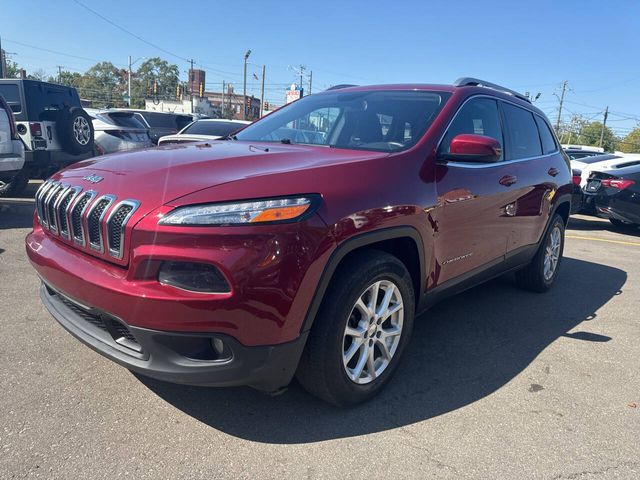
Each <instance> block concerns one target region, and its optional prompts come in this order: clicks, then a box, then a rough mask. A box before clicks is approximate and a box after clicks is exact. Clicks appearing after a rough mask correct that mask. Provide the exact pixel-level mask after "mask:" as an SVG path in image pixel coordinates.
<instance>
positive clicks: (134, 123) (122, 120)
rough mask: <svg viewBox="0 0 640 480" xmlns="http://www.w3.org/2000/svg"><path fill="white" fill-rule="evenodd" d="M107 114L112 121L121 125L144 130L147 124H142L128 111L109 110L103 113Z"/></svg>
mask: <svg viewBox="0 0 640 480" xmlns="http://www.w3.org/2000/svg"><path fill="white" fill-rule="evenodd" d="M105 115H107V116H108V117H109V118H110V119H111V121H113V123H115V124H116V125H119V126H121V127H130V128H139V129H141V130H146V129H147V126H146V125H144V124H143V123H142V122H141V121H140V120H138V118H137V117H136V116H135V114H133V113H129V112H111V113H107V114H105Z"/></svg>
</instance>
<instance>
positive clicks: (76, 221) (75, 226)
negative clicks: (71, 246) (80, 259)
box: [71, 191, 96, 245]
mask: <svg viewBox="0 0 640 480" xmlns="http://www.w3.org/2000/svg"><path fill="white" fill-rule="evenodd" d="M95 195H96V193H95V192H93V191H88V192H86V193H84V194H83V195H82V196H81V197H80V199H79V200H78V202H77V203H76V204H75V205H74V207H73V208H72V209H71V230H72V232H73V240H74V241H75V242H76V243H77V244H78V245H84V244H85V243H86V241H85V234H84V227H83V225H82V224H83V222H82V216H83V215H84V212H85V210H86V209H87V205H88V204H89V202H90V201H91V200H92V199H93V197H95Z"/></svg>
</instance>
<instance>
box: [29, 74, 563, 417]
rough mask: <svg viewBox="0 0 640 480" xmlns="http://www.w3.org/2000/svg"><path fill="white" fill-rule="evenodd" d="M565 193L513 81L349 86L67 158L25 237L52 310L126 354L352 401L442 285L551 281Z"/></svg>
mask: <svg viewBox="0 0 640 480" xmlns="http://www.w3.org/2000/svg"><path fill="white" fill-rule="evenodd" d="M292 129H299V130H304V131H317V132H318V133H320V135H316V136H314V137H313V139H314V140H316V141H317V143H305V144H296V143H295V142H294V141H293V140H292V139H291V138H290V133H291V130H292ZM571 191H572V188H571V171H570V169H569V160H568V158H567V157H566V155H565V154H564V153H563V152H562V150H561V149H560V147H559V145H558V142H557V140H556V138H555V136H554V134H553V132H552V130H551V128H550V126H549V123H548V121H547V119H546V118H545V116H544V114H543V113H542V112H541V111H540V110H538V109H537V108H535V107H534V106H533V105H531V103H529V102H528V101H527V99H526V98H525V97H523V96H522V95H520V94H518V93H516V92H513V91H511V90H507V89H505V88H502V87H499V86H497V85H493V84H490V83H488V82H484V81H481V80H475V79H470V78H464V79H460V80H459V81H458V82H456V83H455V84H454V85H386V86H369V87H351V88H344V89H340V90H332V91H327V92H323V93H318V94H314V95H311V96H308V97H304V98H302V99H300V100H298V101H296V102H293V103H291V104H289V105H287V106H286V107H283V108H281V109H280V110H278V111H276V112H274V113H272V114H270V115H269V116H267V117H264V118H262V119H261V120H258V121H257V122H256V123H254V124H252V125H248V126H247V127H246V128H244V129H243V130H242V131H240V132H239V133H237V134H236V135H233V136H231V137H229V139H228V140H225V141H208V142H206V143H205V142H200V143H193V144H183V145H179V146H174V145H171V146H167V147H161V148H159V149H154V150H149V151H139V152H131V153H123V154H114V155H112V156H110V157H109V158H105V159H104V160H103V161H101V162H100V163H99V164H95V163H94V162H80V163H78V164H75V165H72V166H71V167H69V168H67V169H66V170H64V171H62V172H59V173H57V174H56V175H54V176H53V177H52V178H51V179H50V180H49V181H47V182H46V183H45V184H44V185H43V186H42V187H41V189H40V190H39V192H38V193H37V196H36V205H37V214H36V215H35V218H34V227H33V231H32V232H31V233H30V234H29V235H28V237H27V239H26V247H27V253H28V256H29V258H30V260H31V263H32V264H33V266H34V267H35V269H36V270H37V272H38V274H39V276H40V277H41V278H42V279H43V285H42V287H41V290H40V295H41V298H42V301H43V302H44V305H45V306H46V308H47V309H48V310H49V311H50V312H51V314H52V315H53V316H54V317H55V318H56V319H57V320H58V321H59V322H60V323H61V324H62V325H63V326H64V327H65V328H66V329H67V330H69V331H70V332H71V333H72V334H73V335H74V336H76V337H77V338H78V339H79V340H81V341H82V342H84V343H85V344H87V345H89V346H90V347H91V348H93V349H95V350H96V351H98V352H99V353H101V354H103V355H104V356H106V357H108V358H110V359H112V360H114V361H115V362H117V363H119V364H121V365H124V366H125V367H127V368H129V369H130V370H133V371H135V372H139V373H141V374H144V375H148V376H151V377H155V378H158V379H161V380H166V381H171V382H176V383H184V384H195V385H211V386H214V385H217V386H227V385H250V386H253V387H256V388H258V389H262V390H266V391H271V392H273V391H278V390H279V389H281V388H282V387H284V386H286V385H287V384H288V383H289V381H290V380H291V379H292V377H293V376H294V375H296V376H297V378H298V379H299V381H300V383H301V384H302V385H303V386H304V387H305V388H306V389H307V390H308V391H310V392H312V393H313V394H315V395H317V396H319V397H321V398H323V399H324V400H326V401H328V402H331V403H334V404H337V405H349V404H354V403H358V402H361V401H364V400H366V399H368V398H370V397H371V396H373V395H375V394H376V393H377V392H379V391H380V390H381V389H382V388H383V387H384V385H385V384H386V383H387V381H388V380H389V378H390V377H391V376H392V375H393V373H394V371H395V370H396V368H397V367H398V364H399V360H400V358H401V356H402V354H403V351H404V350H405V348H406V346H407V343H408V341H409V338H410V336H411V331H412V326H413V320H414V317H415V316H416V315H417V314H418V313H420V312H422V311H424V310H425V309H426V308H427V307H429V306H430V305H433V303H434V302H436V301H438V300H440V299H442V298H443V297H445V296H447V295H450V294H452V293H455V292H460V291H461V290H464V289H466V288H469V287H471V286H473V285H476V284H478V283H479V282H482V281H485V280H487V279H490V278H493V277H495V276H498V275H501V274H503V273H505V272H510V271H515V272H516V278H517V282H518V284H519V285H521V286H522V287H524V288H527V289H530V290H534V291H537V292H543V291H545V290H547V289H549V288H550V287H551V286H552V284H553V283H554V281H555V280H556V278H557V275H558V270H559V265H560V262H561V259H562V252H563V246H564V230H565V225H566V222H567V218H568V216H569V210H570V202H571ZM496 300H497V299H496Z"/></svg>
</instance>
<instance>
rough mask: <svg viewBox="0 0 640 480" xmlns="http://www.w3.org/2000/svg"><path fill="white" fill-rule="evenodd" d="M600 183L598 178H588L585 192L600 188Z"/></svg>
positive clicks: (595, 190)
mask: <svg viewBox="0 0 640 480" xmlns="http://www.w3.org/2000/svg"><path fill="white" fill-rule="evenodd" d="M600 183H601V182H600V180H589V182H588V183H587V186H586V188H585V190H586V191H587V192H597V191H598V190H600Z"/></svg>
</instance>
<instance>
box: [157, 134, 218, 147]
mask: <svg viewBox="0 0 640 480" xmlns="http://www.w3.org/2000/svg"><path fill="white" fill-rule="evenodd" d="M220 138H222V136H221V135H195V134H193V135H190V134H188V133H183V134H180V133H176V134H175V135H165V136H164V137H160V140H158V145H164V144H166V143H171V142H175V143H179V142H206V141H207V140H219V139H220Z"/></svg>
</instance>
